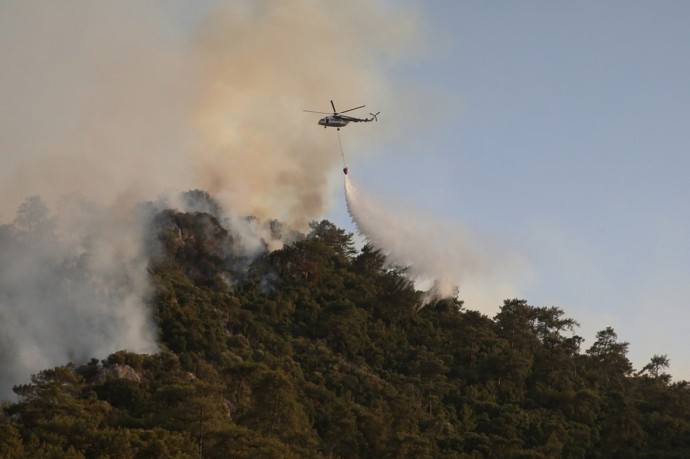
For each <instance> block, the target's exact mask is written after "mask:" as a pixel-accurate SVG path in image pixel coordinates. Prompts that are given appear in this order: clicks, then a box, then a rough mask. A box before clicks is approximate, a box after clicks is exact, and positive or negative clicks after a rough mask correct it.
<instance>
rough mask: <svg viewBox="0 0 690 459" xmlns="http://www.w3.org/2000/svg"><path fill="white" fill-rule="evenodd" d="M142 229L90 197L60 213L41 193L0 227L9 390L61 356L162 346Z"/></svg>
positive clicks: (3, 348) (1, 356)
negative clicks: (152, 309) (153, 312)
mask: <svg viewBox="0 0 690 459" xmlns="http://www.w3.org/2000/svg"><path fill="white" fill-rule="evenodd" d="M143 230H144V228H143V224H140V223H139V222H137V220H136V219H135V218H133V217H132V218H122V217H121V216H118V218H113V217H112V215H111V214H109V213H104V212H100V211H99V210H98V208H97V207H96V206H94V205H92V204H91V203H88V202H86V201H84V200H81V199H65V200H62V202H61V206H60V213H59V215H58V216H56V215H52V214H50V213H49V211H48V208H47V206H46V205H45V203H43V202H42V201H41V200H40V198H38V197H37V196H34V197H31V198H28V199H27V200H26V201H25V202H24V203H23V204H22V205H21V206H20V208H19V210H18V212H17V217H16V218H15V219H14V222H13V223H12V224H9V225H3V226H0V259H2V263H0V324H1V328H0V332H1V334H0V370H1V371H0V398H8V397H9V396H10V394H11V392H10V389H11V387H12V385H13V384H16V383H18V382H20V381H24V380H26V379H27V378H28V376H29V375H30V374H31V373H35V372H37V371H39V370H41V369H44V368H48V367H51V366H53V365H56V364H58V363H65V362H69V361H73V362H84V361H85V360H87V359H89V358H91V357H95V356H106V355H108V354H110V353H112V352H115V351H117V350H120V349H127V350H130V351H133V352H142V353H150V352H154V351H155V350H156V348H157V346H156V342H155V336H156V332H155V327H154V325H153V323H152V320H151V316H150V313H149V312H148V310H149V309H148V308H147V306H146V304H145V301H146V300H147V298H148V296H149V293H150V287H149V283H148V280H147V277H146V269H147V264H148V259H147V257H146V256H145V251H144V248H143V247H142V246H141V241H142V240H143V238H142V237H141V234H143Z"/></svg>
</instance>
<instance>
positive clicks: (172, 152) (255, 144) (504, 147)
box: [0, 0, 690, 378]
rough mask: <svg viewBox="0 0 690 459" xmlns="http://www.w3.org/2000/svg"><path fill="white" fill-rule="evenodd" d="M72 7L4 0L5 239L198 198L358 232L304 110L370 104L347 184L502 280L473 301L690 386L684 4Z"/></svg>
mask: <svg viewBox="0 0 690 459" xmlns="http://www.w3.org/2000/svg"><path fill="white" fill-rule="evenodd" d="M66 5H68V6H69V7H67V6H65V7H63V5H60V6H59V7H57V6H55V5H54V2H50V1H39V0H36V1H33V2H22V1H18V0H5V1H0V12H2V14H0V24H1V25H2V26H3V27H0V38H2V40H0V56H2V57H3V59H2V62H3V64H2V65H3V68H2V70H3V71H2V72H0V99H2V100H3V104H1V105H0V133H2V135H1V136H0V147H2V150H3V151H2V152H0V154H1V156H0V166H1V167H0V190H2V193H0V194H1V195H2V199H1V200H0V217H1V218H2V221H3V222H7V221H9V220H11V219H12V215H11V214H10V212H11V209H14V208H16V205H17V204H18V203H19V202H21V200H22V199H23V198H24V197H26V196H27V195H30V194H42V195H43V196H44V197H45V198H47V200H48V201H50V200H55V199H57V198H58V197H59V196H60V194H62V193H72V192H80V193H83V194H86V195H87V197H88V198H89V199H94V200H100V201H104V202H109V201H113V200H115V201H117V202H119V201H120V200H123V199H124V198H123V197H122V194H123V193H124V194H125V195H126V194H127V193H130V194H131V195H132V196H131V198H130V199H125V201H127V202H129V201H132V200H134V199H140V198H141V197H144V198H146V199H155V196H150V195H149V194H152V193H155V192H157V191H158V190H163V189H165V188H166V187H173V186H177V187H182V188H183V189H188V188H190V187H199V188H206V189H207V190H208V191H210V192H212V193H214V194H220V195H221V197H222V198H223V202H227V203H234V204H237V205H241V206H244V207H246V208H242V209H238V211H253V212H259V213H260V214H262V215H270V214H271V213H276V212H278V213H280V215H276V216H277V217H281V218H291V219H292V220H293V221H295V222H298V223H304V220H305V219H308V218H313V217H314V216H315V214H316V213H322V214H323V217H326V218H329V219H331V220H332V221H334V222H335V223H336V224H338V225H339V226H341V227H344V228H346V229H348V230H350V231H354V230H355V227H354V225H353V224H352V222H351V221H350V217H349V215H348V214H347V211H346V206H345V200H344V197H343V193H342V191H343V188H342V187H343V185H342V175H341V171H340V168H341V164H340V151H339V146H338V137H337V134H336V131H334V130H332V129H327V130H325V129H323V128H322V127H320V126H317V124H316V122H317V121H318V115H315V114H310V113H304V112H302V109H312V110H324V111H327V110H328V109H329V105H330V104H329V102H328V100H329V99H330V98H333V99H335V102H336V105H337V107H339V108H340V109H341V110H343V109H346V108H350V107H354V106H357V105H361V104H367V107H366V110H361V111H359V112H354V113H353V114H361V115H362V116H366V113H368V112H369V111H379V110H380V111H381V114H380V115H379V122H378V123H369V124H356V125H350V126H347V127H346V128H344V129H343V131H342V132H341V134H342V141H343V147H344V149H345V154H346V155H347V162H348V165H349V167H350V174H349V177H350V178H351V180H352V183H353V184H354V185H356V187H357V191H358V194H359V195H360V196H363V197H364V198H366V201H367V202H369V201H370V200H371V201H372V202H376V201H378V202H380V203H383V206H384V208H385V209H386V215H387V216H391V215H393V216H394V217H395V218H401V219H402V220H403V221H404V220H405V219H408V220H409V219H412V220H415V222H414V223H415V224H419V223H420V222H425V221H428V222H431V225H432V226H437V227H443V228H442V231H438V232H433V233H429V234H432V236H430V238H427V239H434V240H435V242H436V243H437V245H439V246H440V247H441V248H443V247H444V246H446V247H449V248H450V247H461V248H462V250H461V252H462V253H460V254H459V257H460V258H462V256H467V257H471V258H472V264H471V266H479V267H481V269H478V271H477V273H475V274H474V275H472V273H468V266H469V265H463V266H461V267H458V266H456V267H455V268H461V269H456V270H451V271H452V272H458V273H462V276H463V278H462V279H459V282H460V293H459V297H460V298H461V299H465V300H467V303H466V304H467V306H468V307H470V308H474V309H479V310H481V311H483V312H485V313H487V314H489V315H493V314H494V313H495V312H497V311H498V307H499V306H500V304H501V303H502V300H503V299H504V298H506V296H507V295H510V296H516V297H520V298H524V299H526V300H528V302H529V303H530V304H532V305H535V306H551V305H554V306H559V307H561V308H563V309H564V310H565V311H566V313H567V315H568V316H569V317H572V318H574V319H576V320H577V321H579V322H580V323H581V328H580V329H579V330H578V333H579V334H580V335H582V336H583V337H584V338H585V339H586V341H585V344H584V346H583V348H584V349H586V348H588V347H589V346H591V345H592V343H593V341H594V336H595V333H596V332H597V331H598V330H601V329H603V328H605V327H607V326H613V327H614V329H615V330H616V332H617V333H618V336H619V339H620V340H625V341H629V342H630V343H631V346H630V357H631V359H632V360H633V362H634V364H635V366H636V367H637V368H641V367H642V366H643V365H644V364H645V363H647V361H648V360H649V358H651V357H652V355H654V354H667V355H668V357H669V358H670V360H671V372H672V373H673V374H674V375H676V376H678V377H682V378H690V356H688V355H687V353H686V350H685V349H686V347H687V339H686V338H685V337H686V335H687V332H686V328H687V325H686V323H687V322H688V319H690V317H688V316H690V312H686V311H687V310H688V307H687V306H686V298H690V283H688V282H687V280H686V277H687V275H688V274H690V237H689V235H690V210H688V206H687V204H686V199H687V198H686V197H687V196H688V195H690V183H689V182H688V180H687V179H686V176H687V173H688V172H687V171H688V170H689V169H690V158H689V156H688V151H687V150H688V147H689V146H690V130H689V129H688V126H690V85H689V84H688V81H690V78H688V77H690V52H689V50H690V28H688V26H687V25H688V24H690V3H688V2H687V1H670V0H666V1H664V2H654V3H653V2H648V1H630V0H626V1H590V0H586V1H579V2H560V1H537V0H531V1H529V2H525V1H503V2H487V1H473V2H469V1H441V0H435V1H430V0H424V1H422V0H408V1H400V2H394V1H390V0H381V1H379V2H374V1H370V0H352V1H347V2H333V3H332V4H331V3H328V2H324V1H322V0H294V1H293V2H283V1H276V0H263V1H258V0H255V1H249V0H228V1H225V0H206V1H203V2H194V3H192V2H187V1H183V0H174V1H173V0H147V1H144V0H141V1H130V2H124V1H115V0H113V1H111V2H100V3H94V2H88V1H83V0H73V1H70V2H66ZM217 6H221V7H223V8H221V9H220V10H214V9H213V7H217ZM209 12H211V14H210V16H209ZM329 148H330V149H329ZM329 155H330V156H329ZM306 185H309V186H308V189H307V188H305V186H306ZM125 197H126V196H125ZM368 209H369V210H372V209H373V210H375V207H371V208H368ZM373 210H372V212H369V213H368V214H367V215H370V216H371V217H370V218H372V219H373V218H375V216H376V212H375V211H373ZM316 216H318V215H316ZM389 221H390V220H389ZM412 226H414V225H412ZM424 231H426V230H424ZM458 239H460V240H458ZM468 241H470V242H469V243H468ZM437 248H438V247H437ZM451 255H452V254H450V253H446V254H444V256H445V257H446V258H452V256H451ZM501 265H505V266H503V269H501ZM444 274H446V275H447V274H448V273H444ZM440 275H441V274H440Z"/></svg>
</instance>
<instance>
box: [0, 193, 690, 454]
mask: <svg viewBox="0 0 690 459" xmlns="http://www.w3.org/2000/svg"><path fill="white" fill-rule="evenodd" d="M209 203H210V204H213V201H212V200H210V198H209ZM213 210H214V205H210V206H209V211H208V212H180V211H175V210H170V209H167V210H156V211H155V212H153V211H152V215H151V234H150V264H149V274H150V278H151V280H152V283H153V285H154V287H155V292H154V294H153V297H152V298H151V302H150V307H151V309H152V313H153V314H154V315H155V318H156V323H157V326H158V329H159V343H160V349H161V350H160V352H158V353H156V354H154V355H143V354H134V353H130V352H126V351H121V352H117V353H115V354H112V355H110V356H107V357H106V358H105V359H103V360H98V359H92V360H91V361H90V362H75V363H69V362H65V363H64V365H63V366H59V367H56V368H51V369H45V370H43V371H41V372H39V373H38V374H36V375H34V376H33V377H32V378H31V381H30V382H29V381H27V383H26V384H21V385H17V386H15V388H14V392H15V393H16V395H17V397H16V401H14V402H10V401H6V402H3V405H2V413H1V414H0V456H1V457H3V458H130V457H137V458H169V457H179V458H185V457H205V458H226V457H233V458H234V457H236V458H258V457H261V458H320V457H324V458H339V457H342V458H351V457H371V458H381V457H391V458H402V457H409V458H422V457H430V458H555V457H559V458H638V457H639V458H687V457H690V385H689V384H688V383H687V382H685V381H680V382H674V381H672V379H671V377H670V376H669V375H668V374H667V373H666V370H667V369H668V367H669V361H668V359H667V358H666V356H663V355H655V356H653V357H652V358H651V360H650V362H649V364H647V365H646V366H644V367H643V368H641V369H639V370H636V369H634V368H633V366H632V364H631V362H630V361H629V359H628V358H627V349H628V343H626V342H624V341H620V340H619V339H618V336H617V335H616V333H615V331H614V330H613V329H612V328H606V329H604V330H602V331H600V332H599V333H598V334H597V335H596V338H595V340H594V342H592V343H591V344H590V343H587V344H589V345H585V343H584V340H583V339H582V338H581V337H579V336H577V335H576V334H575V331H576V327H577V322H576V321H575V320H574V319H571V318H567V317H564V312H563V311H562V310H561V309H559V308H558V307H536V306H531V305H529V304H528V303H527V302H526V301H524V300H521V299H509V300H506V301H505V302H504V304H503V305H502V307H501V309H500V312H498V314H496V315H495V317H487V316H486V315H483V314H481V313H479V312H476V311H473V310H471V309H470V308H467V307H465V305H463V302H462V301H461V300H460V299H459V298H452V299H443V300H439V301H436V302H433V303H430V304H426V305H422V304H421V303H420V302H421V301H422V298H423V296H422V293H421V292H418V291H416V290H415V288H414V286H413V285H411V283H410V282H409V281H408V280H407V279H406V278H405V276H404V268H396V267H390V266H388V265H387V264H386V263H385V258H384V256H383V255H382V254H381V253H380V252H379V251H377V250H375V249H374V248H373V247H371V246H368V245H365V246H364V247H362V248H361V249H359V250H358V249H356V248H355V244H354V242H353V236H352V235H351V234H348V233H346V232H345V231H343V230H342V229H339V228H337V227H336V226H335V225H333V224H332V223H330V222H328V221H320V222H315V223H313V224H312V226H311V230H310V231H309V232H308V234H305V235H294V234H291V238H292V239H294V242H291V243H289V244H286V245H285V246H284V247H283V248H282V249H280V250H274V251H268V250H267V251H264V252H263V253H262V254H260V255H259V256H257V257H256V258H252V259H249V258H244V257H239V256H237V255H234V253H235V252H234V251H233V250H232V247H233V244H237V243H238V241H237V237H236V235H234V234H233V233H232V232H231V231H230V230H228V228H227V227H226V226H224V224H223V221H222V220H221V219H219V217H218V214H217V212H215V211H213ZM270 228H271V231H273V232H274V235H275V236H276V238H279V237H281V235H284V234H286V233H287V229H286V228H284V227H283V226H282V225H280V224H279V223H278V222H272V224H271V225H270ZM101 357H102V356H101Z"/></svg>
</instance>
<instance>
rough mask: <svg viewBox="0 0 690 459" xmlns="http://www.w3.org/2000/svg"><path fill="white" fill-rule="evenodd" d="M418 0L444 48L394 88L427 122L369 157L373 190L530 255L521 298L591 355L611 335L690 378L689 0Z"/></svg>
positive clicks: (388, 118) (359, 169)
mask: <svg viewBox="0 0 690 459" xmlns="http://www.w3.org/2000/svg"><path fill="white" fill-rule="evenodd" d="M418 7H419V11H420V14H423V15H424V17H425V18H426V27H427V30H426V33H427V36H428V37H429V38H430V39H431V41H432V43H433V44H432V45H431V48H432V49H433V51H434V52H431V53H429V57H428V58H426V59H424V60H422V61H421V62H420V61H415V62H414V63H413V64H410V65H408V66H405V67H401V68H399V69H398V71H399V73H398V74H396V75H395V76H394V77H395V78H399V79H403V80H404V81H406V82H407V83H408V84H409V85H411V86H413V87H415V88H417V89H419V88H420V87H421V88H428V89H429V92H430V93H431V94H432V95H433V97H432V98H431V99H430V101H429V102H425V103H419V105H418V106H416V107H414V109H415V111H416V112H417V114H419V115H422V116H424V117H428V121H429V123H424V124H420V126H419V128H418V129H412V130H409V129H408V130H406V131H405V132H403V133H400V135H399V136H398V137H397V138H395V139H392V140H390V141H388V142H386V143H384V144H382V145H377V146H376V151H375V152H372V154H371V156H370V157H369V156H366V155H364V156H358V157H357V159H356V163H355V164H351V175H352V176H353V177H356V178H357V180H358V183H359V184H360V188H363V189H366V190H369V192H371V193H377V194H380V195H382V196H386V197H387V198H388V199H396V200H404V201H405V203H406V205H409V206H410V207H415V208H418V209H425V211H427V212H429V213H432V214H434V215H441V216H443V217H444V218H449V219H453V220H455V221H457V222H459V223H460V224H462V225H464V226H466V227H469V228H471V229H472V230H473V232H474V233H477V234H491V236H492V238H494V239H495V240H497V241H500V242H501V243H502V244H505V245H506V246H507V247H509V248H510V250H514V251H517V252H518V253H519V254H521V255H522V256H523V257H525V259H526V260H527V263H526V264H525V266H524V270H525V278H524V282H523V283H522V285H516V286H515V287H516V294H517V295H518V296H520V297H522V298H525V299H527V300H528V301H529V302H530V304H533V305H535V306H543V305H555V306H559V307H562V308H563V309H565V310H566V312H567V315H568V316H570V317H573V318H575V319H576V320H578V321H579V322H580V323H581V328H580V329H579V334H581V335H582V336H584V337H585V338H586V342H585V344H584V346H583V348H584V349H586V348H588V347H589V346H591V344H592V342H593V340H594V334H595V333H596V331H598V330H601V329H603V328H604V327H606V326H608V325H610V326H613V327H614V329H615V330H616V332H617V333H618V337H619V339H620V340H625V341H629V342H630V343H631V346H630V357H631V359H632V360H633V361H634V364H635V366H636V368H641V366H643V365H644V364H645V363H646V362H647V361H648V360H649V358H650V357H651V356H652V355H653V354H667V355H668V357H669V358H670V360H671V372H672V373H673V374H675V375H677V376H678V377H683V378H690V355H689V354H688V352H687V347H688V338H687V328H688V319H690V306H688V304H687V303H688V301H687V299H688V298H690V283H689V282H688V280H687V277H688V275H689V274H690V208H689V207H688V196H690V181H688V179H687V177H688V171H689V170H690V151H688V150H689V149H690V129H689V128H688V127H689V126H690V84H688V81H690V80H689V78H690V28H688V26H687V25H688V24H689V23H690V3H688V2H684V1H664V2H655V3H652V2H644V1H607V2H595V1H584V2H553V1H530V2H517V1H513V2H471V1H457V2H445V1H425V2H421V1H420V2H418ZM398 97H399V98H401V99H404V98H406V97H407V94H406V93H401V94H398ZM439 101H441V103H440V104H439V105H438V106H437V105H436V103H437V102H439ZM376 109H377V110H378V109H380V110H381V111H382V114H381V115H380V120H381V121H380V124H381V123H395V122H396V117H397V116H399V114H398V113H395V112H394V113H391V110H390V109H388V108H387V107H376ZM356 128H357V126H356V127H355V129H356ZM348 129H349V128H348ZM344 135H349V136H356V135H358V134H357V133H356V132H354V129H353V130H352V131H348V132H347V133H346V134H344ZM374 153H376V154H374ZM339 215H340V214H339V213H338V211H334V215H333V218H334V219H336V220H338V221H339V222H341V221H342V222H344V221H346V217H345V216H343V217H342V220H340V217H339ZM343 224H344V223H343ZM462 297H463V287H462V286H461V288H460V298H462ZM468 306H470V307H471V306H473V305H471V304H470V305H468ZM476 306H477V307H478V308H479V309H481V310H490V308H491V306H490V305H483V306H482V305H476ZM497 306H498V305H494V307H497Z"/></svg>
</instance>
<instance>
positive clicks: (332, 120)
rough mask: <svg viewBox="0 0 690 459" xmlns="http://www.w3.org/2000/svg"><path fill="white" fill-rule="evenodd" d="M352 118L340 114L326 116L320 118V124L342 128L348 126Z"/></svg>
mask: <svg viewBox="0 0 690 459" xmlns="http://www.w3.org/2000/svg"><path fill="white" fill-rule="evenodd" d="M349 122H350V120H346V119H343V118H341V117H339V116H324V117H323V118H321V119H320V120H319V125H321V126H323V127H337V128H341V127H343V126H347V124H348V123H349Z"/></svg>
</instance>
